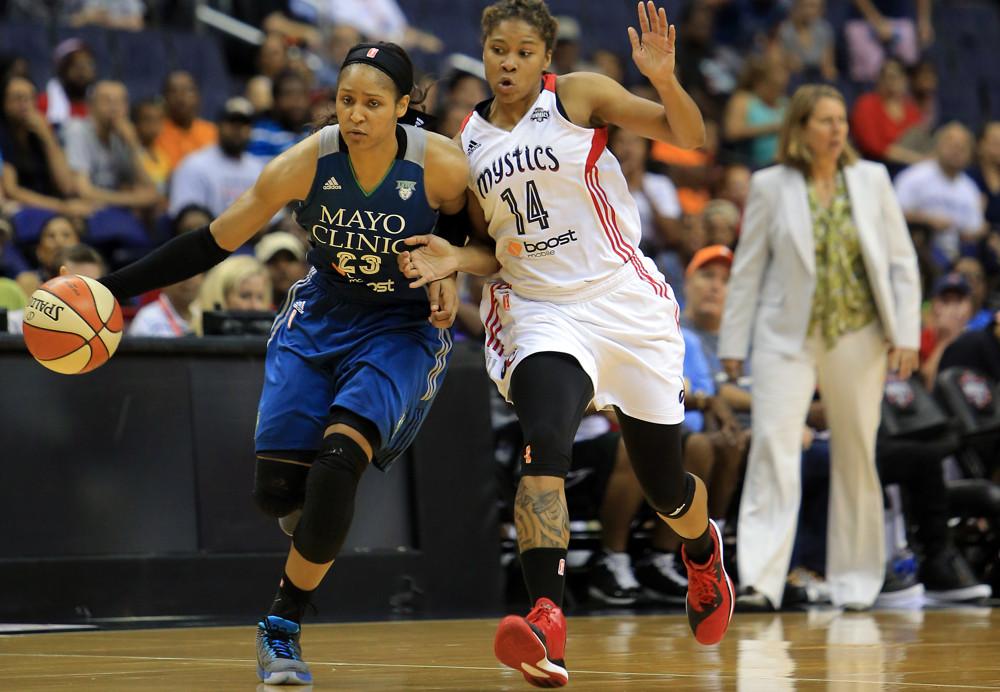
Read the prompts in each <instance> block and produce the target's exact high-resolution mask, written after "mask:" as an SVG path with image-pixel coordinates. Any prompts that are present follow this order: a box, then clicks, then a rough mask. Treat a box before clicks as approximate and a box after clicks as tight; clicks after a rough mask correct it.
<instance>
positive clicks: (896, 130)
mask: <svg viewBox="0 0 1000 692" xmlns="http://www.w3.org/2000/svg"><path fill="white" fill-rule="evenodd" d="M923 117H924V116H923V113H922V112H921V111H920V109H919V108H917V104H916V103H914V102H913V100H912V99H909V98H907V99H905V100H904V101H903V119H902V120H899V121H896V120H893V119H892V118H891V117H889V114H888V113H887V112H886V110H885V105H884V104H883V103H882V97H881V96H880V95H879V93H878V92H877V91H870V92H868V93H867V94H863V95H861V96H859V97H858V99H857V100H856V101H855V102H854V111H853V112H852V113H851V136H852V137H853V138H854V141H855V142H857V144H858V148H859V149H860V150H861V153H862V154H863V155H865V156H869V157H872V158H876V159H884V158H885V155H886V152H887V151H888V150H889V147H890V146H892V145H893V144H894V143H895V142H897V141H898V140H899V138H900V137H902V136H903V133H905V132H906V131H907V130H909V129H910V128H911V127H913V126H914V125H919V124H920V122H921V121H922V120H923Z"/></svg>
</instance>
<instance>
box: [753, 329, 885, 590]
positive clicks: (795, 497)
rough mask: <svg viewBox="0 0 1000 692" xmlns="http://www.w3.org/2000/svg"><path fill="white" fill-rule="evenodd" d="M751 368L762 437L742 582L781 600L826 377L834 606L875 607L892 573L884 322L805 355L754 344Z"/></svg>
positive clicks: (815, 342)
mask: <svg viewBox="0 0 1000 692" xmlns="http://www.w3.org/2000/svg"><path fill="white" fill-rule="evenodd" d="M751 374H752V376H753V385H752V390H751V394H752V397H753V399H752V401H753V403H752V406H753V423H752V424H753V435H752V437H751V441H750V456H749V460H748V462H747V470H746V481H745V484H744V486H743V495H742V498H741V500H740V514H739V524H738V527H737V538H736V550H737V563H738V567H739V575H740V583H741V584H742V585H744V586H752V587H753V588H754V589H756V590H757V591H758V592H759V593H762V594H764V595H765V596H766V597H767V598H768V600H770V601H771V603H772V604H773V605H775V606H780V604H781V599H782V595H783V593H784V590H785V579H786V577H787V575H788V567H789V562H790V560H791V556H792V545H793V542H794V540H795V531H796V526H797V524H798V512H799V503H800V502H801V499H802V483H801V458H802V431H803V426H804V425H805V419H806V414H807V413H808V410H809V404H810V401H811V400H812V397H813V392H814V390H815V387H816V383H817V376H818V380H819V389H820V396H821V398H822V401H823V409H824V411H825V413H826V420H827V425H828V426H829V429H830V508H829V515H828V526H827V573H826V578H827V581H828V583H829V585H830V592H831V598H832V600H833V604H834V605H837V606H843V605H844V604H847V603H860V604H865V605H871V604H872V603H873V602H874V601H875V598H876V597H877V596H878V594H879V591H880V590H881V588H882V581H883V579H884V577H885V540H884V531H885V529H884V525H883V507H882V487H881V484H880V483H879V478H878V473H877V471H876V468H875V437H876V434H877V433H878V426H879V420H880V414H881V402H882V392H883V388H884V385H885V374H886V346H885V340H884V336H883V333H882V329H881V326H880V325H879V323H878V322H877V321H876V322H874V323H872V324H870V325H868V326H867V327H865V328H863V329H860V330H858V331H856V332H850V333H848V334H845V335H843V336H842V337H841V338H840V339H839V340H838V341H837V345H836V346H835V347H834V348H833V349H832V350H830V351H827V350H826V349H825V348H824V347H823V346H822V342H821V340H820V338H819V337H818V336H816V335H812V336H810V337H808V338H807V339H806V343H805V348H804V349H803V353H801V354H798V355H796V356H785V355H781V354H777V353H773V352H768V351H764V350H757V349H755V350H754V352H753V353H752V354H751Z"/></svg>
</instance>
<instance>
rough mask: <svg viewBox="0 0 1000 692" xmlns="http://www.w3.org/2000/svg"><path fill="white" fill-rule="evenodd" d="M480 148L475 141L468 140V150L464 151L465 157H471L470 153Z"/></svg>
mask: <svg viewBox="0 0 1000 692" xmlns="http://www.w3.org/2000/svg"><path fill="white" fill-rule="evenodd" d="M480 146H482V145H481V144H480V143H479V142H477V141H476V140H474V139H472V140H469V147H468V149H466V150H465V155H466V156H471V155H472V152H474V151H475V150H476V149H478V148H479V147H480Z"/></svg>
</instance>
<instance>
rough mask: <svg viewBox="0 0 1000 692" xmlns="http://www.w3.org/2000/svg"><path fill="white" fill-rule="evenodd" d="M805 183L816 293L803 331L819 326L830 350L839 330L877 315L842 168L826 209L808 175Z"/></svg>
mask: <svg viewBox="0 0 1000 692" xmlns="http://www.w3.org/2000/svg"><path fill="white" fill-rule="evenodd" d="M807 186H808V190H809V211H810V213H811V215H812V222H813V237H814V239H815V245H816V292H815V293H814V294H813V302H812V312H811V314H810V316H809V333H810V334H812V333H813V330H815V329H816V328H817V327H819V328H820V330H821V334H822V336H823V344H824V345H825V346H826V349H827V350H830V349H832V348H833V347H834V346H836V345H837V339H839V338H840V337H841V336H842V335H843V334H845V333H847V332H853V331H857V330H858V329H861V328H862V327H865V326H867V325H868V324H870V323H871V322H872V320H874V319H876V318H877V317H878V312H877V310H876V307H875V298H874V296H873V295H872V289H871V284H869V282H868V272H867V271H865V263H864V258H863V257H862V256H861V244H860V242H859V241H858V229H857V227H856V226H855V225H854V218H853V217H852V216H851V199H850V197H848V196H847V183H846V182H845V181H844V174H843V172H838V173H837V178H836V180H835V183H834V192H833V200H832V201H831V204H830V208H829V209H827V208H826V207H824V206H823V205H822V204H821V203H820V200H819V194H818V193H817V192H816V186H815V185H814V184H813V182H812V181H811V180H810V181H808V183H807Z"/></svg>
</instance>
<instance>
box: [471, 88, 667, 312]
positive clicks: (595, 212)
mask: <svg viewBox="0 0 1000 692" xmlns="http://www.w3.org/2000/svg"><path fill="white" fill-rule="evenodd" d="M555 88H556V76H555V75H553V74H546V75H545V76H544V78H543V88H542V91H541V93H540V94H539V95H538V98H537V99H536V100H535V102H534V104H532V106H531V107H530V108H529V109H528V112H527V113H525V115H524V117H523V118H522V119H521V121H520V122H519V123H518V124H517V125H516V126H515V127H514V129H513V130H512V131H510V132H508V131H506V130H503V129H500V128H498V127H496V126H495V125H493V124H491V123H490V122H489V121H488V120H486V118H485V117H483V115H482V114H481V113H480V112H479V110H480V108H485V107H488V104H489V102H486V103H485V104H484V105H481V106H480V107H477V109H476V110H474V111H473V112H472V113H471V114H470V115H469V117H468V118H466V121H465V123H464V124H463V126H462V147H463V149H464V150H465V153H466V155H467V156H468V157H469V167H470V168H471V171H472V176H471V178H470V181H469V187H470V189H472V191H473V192H475V193H476V195H477V197H478V198H479V202H480V204H481V205H482V207H483V211H484V212H485V215H486V221H487V224H488V227H489V234H490V236H491V237H492V238H493V239H494V240H495V241H496V256H497V259H498V260H499V261H500V264H501V265H502V268H501V270H500V277H501V278H502V279H503V280H504V281H505V282H507V283H508V284H509V285H510V286H511V288H512V289H513V290H514V291H515V292H516V293H518V294H519V295H522V296H524V297H526V298H530V299H534V300H550V299H557V300H558V299H560V298H561V299H562V300H566V299H567V298H571V297H572V296H573V295H575V294H577V293H578V292H579V291H581V290H582V289H584V288H587V287H592V286H593V285H594V284H595V283H600V282H602V281H604V280H606V279H608V278H610V277H612V276H613V275H614V274H615V273H616V272H617V271H618V270H620V269H621V268H622V267H623V265H626V264H629V265H631V267H632V268H633V269H634V271H635V272H636V274H638V275H639V276H640V277H641V278H642V279H643V280H644V281H646V282H648V283H649V284H650V285H651V286H653V288H654V290H655V291H656V293H657V294H659V295H661V296H664V297H666V296H667V295H668V294H669V293H668V292H669V288H668V287H667V286H666V283H665V282H664V280H663V277H662V275H660V274H659V272H655V271H651V270H650V269H649V268H648V266H647V264H645V263H643V261H642V254H641V253H640V252H639V249H638V248H639V240H640V238H641V235H642V232H641V227H640V223H639V212H638V210H637V208H636V204H635V200H633V199H632V196H631V195H630V194H629V192H628V184H627V183H626V181H625V176H624V175H623V174H622V171H621V167H620V166H619V165H618V160H617V159H616V158H615V157H614V156H613V155H612V154H611V152H610V151H608V149H607V146H606V145H607V141H608V131H607V128H606V127H601V128H596V129H588V128H583V127H580V126H578V125H575V124H573V123H572V122H570V120H569V119H568V118H567V117H566V116H565V114H564V113H562V112H561V108H560V106H561V104H559V102H558V99H557V97H556V91H555Z"/></svg>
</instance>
